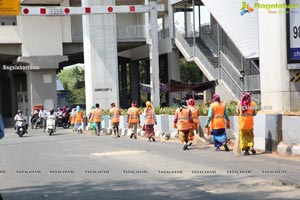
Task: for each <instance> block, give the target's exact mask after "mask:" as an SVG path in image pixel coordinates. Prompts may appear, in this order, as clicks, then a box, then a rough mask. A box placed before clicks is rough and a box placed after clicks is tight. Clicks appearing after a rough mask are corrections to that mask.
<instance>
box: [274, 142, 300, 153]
mask: <svg viewBox="0 0 300 200" xmlns="http://www.w3.org/2000/svg"><path fill="white" fill-rule="evenodd" d="M277 151H278V153H279V154H281V155H292V156H300V145H299V144H286V143H284V142H281V143H279V145H278V146H277Z"/></svg>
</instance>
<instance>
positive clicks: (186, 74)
mask: <svg viewBox="0 0 300 200" xmlns="http://www.w3.org/2000/svg"><path fill="white" fill-rule="evenodd" d="M180 79H181V80H182V81H183V82H186V83H187V82H189V81H190V82H202V81H203V73H202V72H201V70H200V68H199V67H198V66H197V65H196V64H195V63H194V62H187V61H186V60H185V59H180Z"/></svg>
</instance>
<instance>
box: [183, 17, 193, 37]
mask: <svg viewBox="0 0 300 200" xmlns="http://www.w3.org/2000/svg"><path fill="white" fill-rule="evenodd" d="M184 30H185V37H192V17H191V12H184Z"/></svg>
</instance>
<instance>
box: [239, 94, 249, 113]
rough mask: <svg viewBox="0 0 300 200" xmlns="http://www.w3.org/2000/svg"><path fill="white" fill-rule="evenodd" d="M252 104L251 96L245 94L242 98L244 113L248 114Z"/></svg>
mask: <svg viewBox="0 0 300 200" xmlns="http://www.w3.org/2000/svg"><path fill="white" fill-rule="evenodd" d="M250 103H251V95H250V93H248V92H245V93H244V94H243V96H242V98H241V105H242V112H243V113H244V112H246V111H247V110H248V108H249V106H250Z"/></svg>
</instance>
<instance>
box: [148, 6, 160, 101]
mask: <svg viewBox="0 0 300 200" xmlns="http://www.w3.org/2000/svg"><path fill="white" fill-rule="evenodd" d="M149 4H150V36H151V37H150V43H149V52H150V55H149V58H150V77H151V78H150V87H151V102H152V103H153V106H155V107H158V106H160V86H159V83H160V82H159V53H158V51H159V49H158V32H157V31H158V24H157V0H150V1H149Z"/></svg>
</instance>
